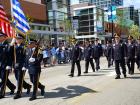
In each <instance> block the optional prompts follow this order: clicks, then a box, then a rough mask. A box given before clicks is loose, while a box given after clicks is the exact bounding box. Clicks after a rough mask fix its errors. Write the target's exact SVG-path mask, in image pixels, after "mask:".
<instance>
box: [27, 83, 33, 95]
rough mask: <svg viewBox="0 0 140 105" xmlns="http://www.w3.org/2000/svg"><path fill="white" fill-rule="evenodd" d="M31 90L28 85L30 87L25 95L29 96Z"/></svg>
mask: <svg viewBox="0 0 140 105" xmlns="http://www.w3.org/2000/svg"><path fill="white" fill-rule="evenodd" d="M31 88H32V86H31V85H30V87H29V88H28V89H27V92H26V94H30V91H31Z"/></svg>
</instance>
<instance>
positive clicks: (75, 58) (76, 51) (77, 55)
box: [69, 43, 82, 77]
mask: <svg viewBox="0 0 140 105" xmlns="http://www.w3.org/2000/svg"><path fill="white" fill-rule="evenodd" d="M71 53H72V55H71V61H72V66H71V74H70V75H69V76H71V77H73V76H74V69H75V63H76V65H77V69H78V76H81V65H80V61H81V56H82V49H81V48H80V44H79V43H77V44H76V45H75V46H73V48H72V52H71Z"/></svg>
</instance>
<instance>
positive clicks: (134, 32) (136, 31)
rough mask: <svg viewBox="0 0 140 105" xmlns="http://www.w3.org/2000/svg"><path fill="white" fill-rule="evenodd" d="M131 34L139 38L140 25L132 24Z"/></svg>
mask: <svg viewBox="0 0 140 105" xmlns="http://www.w3.org/2000/svg"><path fill="white" fill-rule="evenodd" d="M129 34H130V35H131V36H133V37H134V38H135V39H136V38H138V36H139V35H140V33H139V27H138V26H137V25H132V26H131V27H130V30H129Z"/></svg>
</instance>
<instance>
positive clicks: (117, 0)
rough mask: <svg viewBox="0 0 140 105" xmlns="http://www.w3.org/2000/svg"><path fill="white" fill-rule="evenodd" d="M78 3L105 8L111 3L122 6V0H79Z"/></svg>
mask: <svg viewBox="0 0 140 105" xmlns="http://www.w3.org/2000/svg"><path fill="white" fill-rule="evenodd" d="M79 3H90V4H94V5H96V6H97V7H100V8H107V7H108V6H110V5H111V4H112V5H116V6H122V5H123V0H79Z"/></svg>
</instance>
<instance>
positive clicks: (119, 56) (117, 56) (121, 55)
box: [113, 34, 127, 79]
mask: <svg viewBox="0 0 140 105" xmlns="http://www.w3.org/2000/svg"><path fill="white" fill-rule="evenodd" d="M113 52H114V61H115V71H116V78H115V79H120V75H121V72H120V66H121V68H122V73H123V75H124V77H125V78H126V67H125V63H126V56H127V55H126V53H127V48H126V45H125V44H124V43H121V42H120V37H119V36H118V35H117V34H116V35H115V44H114V45H113Z"/></svg>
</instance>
